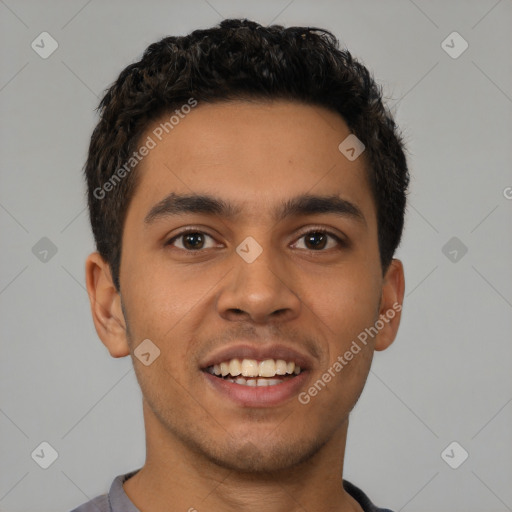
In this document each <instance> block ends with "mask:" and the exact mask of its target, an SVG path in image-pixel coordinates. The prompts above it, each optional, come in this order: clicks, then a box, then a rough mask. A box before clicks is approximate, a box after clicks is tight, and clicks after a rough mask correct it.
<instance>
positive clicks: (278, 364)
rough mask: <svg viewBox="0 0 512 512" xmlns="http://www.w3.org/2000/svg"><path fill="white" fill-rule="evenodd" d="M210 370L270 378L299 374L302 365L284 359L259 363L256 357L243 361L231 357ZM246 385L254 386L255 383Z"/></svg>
mask: <svg viewBox="0 0 512 512" xmlns="http://www.w3.org/2000/svg"><path fill="white" fill-rule="evenodd" d="M208 371H209V372H210V373H212V374H213V375H217V376H219V377H221V376H222V377H226V376H230V377H237V376H240V377H266V378H268V377H275V376H276V375H298V374H299V373H300V372H301V367H300V366H299V365H295V363H294V362H293V361H289V362H287V361H284V360H283V359H277V360H275V359H265V360H264V361H261V362H259V363H258V361H256V359H243V360H242V361H240V360H239V359H231V360H229V361H222V362H221V363H219V364H215V365H213V366H211V367H209V368H208ZM228 378H229V377H228ZM260 380H261V379H260ZM247 382H250V381H247ZM262 382H263V381H262ZM265 382H268V380H265ZM279 382H281V380H279ZM246 385H249V386H253V385H255V384H246ZM261 385H262V386H263V385H267V384H263V383H262V384H261Z"/></svg>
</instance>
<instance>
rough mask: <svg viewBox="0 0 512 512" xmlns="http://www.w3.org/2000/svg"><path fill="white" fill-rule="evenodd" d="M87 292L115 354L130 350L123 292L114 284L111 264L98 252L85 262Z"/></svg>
mask: <svg viewBox="0 0 512 512" xmlns="http://www.w3.org/2000/svg"><path fill="white" fill-rule="evenodd" d="M85 278H86V284H87V292H88V294H89V301H90V303H91V313H92V319H93V321H94V326H95V327H96V332H97V333H98V336H99V337H100V339H101V341H102V342H103V344H104V345H105V346H106V347H107V349H108V351H109V352H110V355H111V356H112V357H124V356H127V355H129V354H130V347H129V345H128V340H127V337H126V323H125V318H124V315H123V311H122V308H121V296H120V295H119V293H118V292H117V290H116V287H115V286H114V282H113V280H112V274H111V272H110V266H109V264H108V263H107V262H106V261H105V260H104V259H103V258H102V257H101V255H100V254H99V253H98V252H93V253H92V254H90V255H89V256H88V257H87V260H86V262H85Z"/></svg>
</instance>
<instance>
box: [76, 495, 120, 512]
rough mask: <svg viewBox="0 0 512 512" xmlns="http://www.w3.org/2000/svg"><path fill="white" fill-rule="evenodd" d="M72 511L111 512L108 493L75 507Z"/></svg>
mask: <svg viewBox="0 0 512 512" xmlns="http://www.w3.org/2000/svg"><path fill="white" fill-rule="evenodd" d="M71 512H111V509H110V505H109V503H108V496H107V495H106V494H102V495H101V496H96V498H93V499H92V500H90V501H88V502H86V503H82V505H80V506H78V507H77V508H74V509H73V510H72V511H71Z"/></svg>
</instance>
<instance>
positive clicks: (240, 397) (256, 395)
mask: <svg viewBox="0 0 512 512" xmlns="http://www.w3.org/2000/svg"><path fill="white" fill-rule="evenodd" d="M202 373H203V375H204V376H205V378H206V380H207V381H208V382H209V384H210V385H211V386H212V387H213V389H214V390H215V391H217V392H219V393H221V394H223V395H224V396H227V397H228V398H230V399H231V400H232V401H233V402H235V403H237V404H238V405H241V406H242V407H269V406H274V405H280V404H282V403H283V402H285V401H287V400H290V399H291V398H293V397H294V396H295V395H297V394H298V392H299V390H300V389H301V388H302V387H303V386H304V383H305V382H306V379H307V376H308V373H309V372H308V371H307V370H303V371H302V372H301V373H299V375H296V376H295V377H292V378H291V379H286V380H285V381H283V382H282V383H281V384H275V385H274V386H245V385H243V384H236V383H234V382H229V381H227V380H224V379H221V378H219V377H215V376H214V375H212V374H211V373H208V372H205V371H203V372H202Z"/></svg>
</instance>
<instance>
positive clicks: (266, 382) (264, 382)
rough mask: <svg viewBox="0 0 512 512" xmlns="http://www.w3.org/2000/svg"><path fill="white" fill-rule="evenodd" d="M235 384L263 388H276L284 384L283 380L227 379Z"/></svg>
mask: <svg viewBox="0 0 512 512" xmlns="http://www.w3.org/2000/svg"><path fill="white" fill-rule="evenodd" d="M226 380H227V381H229V382H233V383H234V384H240V385H241V386H251V387H261V386H276V385H277V384H281V383H282V382H284V380H282V379H246V378H244V377H237V378H236V379H226Z"/></svg>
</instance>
